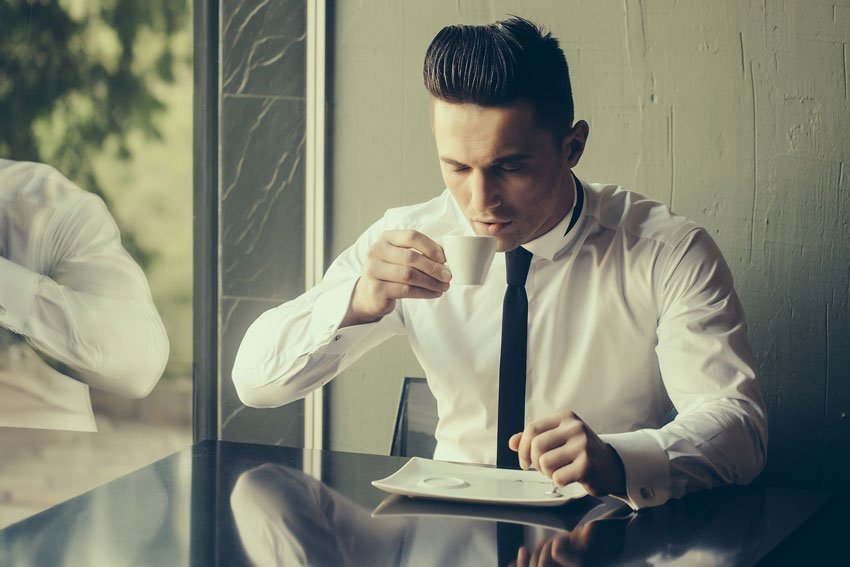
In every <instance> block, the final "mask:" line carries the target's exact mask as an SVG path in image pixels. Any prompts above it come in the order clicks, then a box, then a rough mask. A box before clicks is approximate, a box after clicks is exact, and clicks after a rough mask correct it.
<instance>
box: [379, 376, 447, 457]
mask: <svg viewBox="0 0 850 567" xmlns="http://www.w3.org/2000/svg"><path fill="white" fill-rule="evenodd" d="M436 429H437V400H436V399H434V396H433V394H431V390H430V388H428V382H427V381H426V380H425V378H411V377H405V379H404V383H403V384H402V386H401V396H400V397H399V402H398V411H397V412H396V420H395V429H394V431H393V441H392V445H391V447H390V455H393V456H397V457H425V458H427V459H430V458H432V457H433V456H434V448H435V447H436V446H437V439H436V438H435V437H434V432H435V431H436Z"/></svg>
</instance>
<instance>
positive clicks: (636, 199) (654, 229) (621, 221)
mask: <svg viewBox="0 0 850 567" xmlns="http://www.w3.org/2000/svg"><path fill="white" fill-rule="evenodd" d="M586 189H587V201H588V204H587V209H586V214H588V215H589V216H592V217H593V218H594V219H595V220H596V221H597V222H598V223H599V225H600V226H602V227H603V228H605V229H608V230H614V231H621V232H622V233H623V234H624V235H629V236H630V237H632V238H637V239H647V240H652V241H656V242H660V243H662V244H666V245H675V244H676V243H678V242H679V241H680V240H681V238H682V237H683V236H684V235H685V234H688V233H689V232H692V231H694V230H697V229H699V228H700V227H699V225H698V224H696V223H695V222H693V221H691V220H690V219H688V218H686V217H683V216H681V215H678V214H676V213H674V212H673V211H672V210H671V209H670V207H669V206H668V205H667V204H666V203H662V202H661V201H656V200H654V199H650V198H648V197H646V196H644V195H642V194H640V193H637V192H635V191H631V190H628V189H625V188H623V187H621V186H619V185H608V184H600V183H588V184H586Z"/></svg>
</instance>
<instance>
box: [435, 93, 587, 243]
mask: <svg viewBox="0 0 850 567" xmlns="http://www.w3.org/2000/svg"><path fill="white" fill-rule="evenodd" d="M580 124H581V125H583V126H582V127H581V128H579V125H577V126H576V128H574V129H573V131H571V132H570V133H569V134H568V135H567V136H566V139H565V140H564V143H563V144H561V146H560V147H558V146H556V145H555V142H554V140H553V135H552V133H551V131H549V130H545V129H542V128H540V127H539V126H538V125H537V123H536V121H535V116H534V109H533V107H532V106H531V105H530V104H528V103H526V102H519V103H516V104H513V105H510V106H504V107H482V106H478V105H475V104H451V103H447V102H443V101H440V100H434V101H433V108H432V118H431V127H432V129H433V131H434V138H435V139H436V142H437V154H438V155H439V158H440V167H441V168H442V171H443V180H444V181H445V183H446V187H448V189H449V191H450V192H451V194H452V196H453V197H454V198H455V201H457V203H458V205H459V206H460V208H461V210H462V211H463V212H464V214H465V215H466V218H467V219H468V220H469V222H470V224H471V225H472V228H473V230H474V231H475V233H476V234H478V235H481V236H495V237H496V238H497V239H498V243H497V250H499V251H503V252H504V251H508V250H513V249H514V248H516V247H517V246H520V245H522V244H525V243H526V242H529V241H531V240H534V239H535V238H537V237H538V236H541V235H543V234H545V233H546V232H548V231H549V230H550V229H552V228H553V227H554V226H555V225H556V224H558V222H559V221H560V220H561V219H562V218H564V215H566V213H567V211H568V210H569V208H570V206H572V198H573V193H572V191H571V189H570V188H571V187H572V183H573V181H572V177H571V176H570V173H569V171H570V168H571V167H573V166H574V165H575V164H576V163H577V162H578V158H579V157H580V155H581V150H583V148H584V138H585V137H586V134H587V130H586V128H587V125H586V123H584V122H581V123H580ZM577 129H578V130H580V131H578V132H577ZM577 134H578V135H577ZM582 135H583V136H582ZM577 137H579V138H581V139H580V140H579V142H580V143H578V144H577V143H576V141H575V138H577Z"/></svg>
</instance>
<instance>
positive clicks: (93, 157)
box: [0, 0, 192, 526]
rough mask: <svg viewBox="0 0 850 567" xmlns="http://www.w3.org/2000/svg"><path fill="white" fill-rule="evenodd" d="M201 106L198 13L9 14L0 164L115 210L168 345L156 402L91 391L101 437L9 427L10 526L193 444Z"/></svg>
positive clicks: (31, 6)
mask: <svg viewBox="0 0 850 567" xmlns="http://www.w3.org/2000/svg"><path fill="white" fill-rule="evenodd" d="M191 105H192V38H191V14H190V3H189V2H188V1H185V2H180V1H177V2H174V1H170V0H153V1H141V0H99V1H91V0H66V1H24V0H11V1H7V2H3V3H0V158H7V159H10V160H15V161H34V162H42V163H46V164H49V165H50V166H53V167H54V168H56V169H57V170H58V171H60V172H62V174H64V175H65V176H67V177H68V178H69V179H70V180H71V181H72V182H73V183H74V184H76V185H77V186H79V187H81V188H82V189H85V190H86V191H90V192H92V193H94V194H96V195H98V196H99V197H100V198H101V199H102V200H103V201H104V202H105V203H106V205H107V207H108V210H109V213H110V214H111V216H112V217H113V218H114V219H115V220H116V221H117V223H118V225H119V227H120V232H121V239H122V244H123V247H124V248H125V249H126V250H127V251H128V252H129V253H130V255H131V256H132V258H133V260H134V261H135V263H137V264H138V265H139V266H141V267H142V268H143V270H144V272H145V275H146V277H147V281H148V283H149V284H150V288H151V292H152V295H153V300H154V303H155V305H156V308H157V311H158V312H159V314H160V316H161V318H162V321H163V323H164V325H165V328H166V330H167V334H168V338H169V342H170V356H169V358H168V361H167V365H166V368H165V371H164V373H163V376H162V378H161V379H160V380H159V382H158V384H157V386H156V388H155V389H154V390H153V392H152V393H151V394H150V395H149V396H148V397H146V398H145V399H143V400H133V399H130V398H128V397H125V396H120V395H116V394H115V393H111V392H109V391H107V390H103V389H94V388H92V390H91V396H92V403H93V406H94V410H95V416H96V422H97V428H98V433H96V434H91V433H77V432H71V431H50V430H43V429H11V428H3V427H0V453H2V454H3V456H4V458H3V460H2V461H0V526H3V525H6V524H8V523H11V522H13V521H16V520H18V519H20V518H23V517H26V516H28V515H30V514H32V513H35V512H37V511H39V510H41V509H43V508H46V507H49V506H51V505H53V504H55V503H57V502H59V501H62V500H65V499H67V498H69V497H71V496H73V495H76V494H78V493H80V492H82V491H84V490H87V489H89V488H92V487H94V486H96V485H98V484H100V483H102V482H104V481H106V480H109V479H111V478H114V477H116V476H119V475H121V474H124V473H126V472H129V471H131V470H134V469H136V468H138V467H140V466H142V465H144V464H147V463H149V462H151V461H153V460H156V459H157V458H159V457H161V456H164V455H166V454H169V453H171V452H173V451H174V450H176V449H177V448H179V447H182V446H185V445H188V444H189V443H190V442H191V425H190V423H191V415H190V413H191V368H192V356H191V352H192V336H191V321H192V317H191V308H192V287H191V286H192V273H191V267H192V261H191V260H192V258H191V254H192V242H191V229H192V161H191V160H192V138H191V137H192V112H191V110H192V109H191ZM1 238H3V234H0V239H1ZM3 254H4V247H3V246H2V242H0V255H3ZM4 257H5V256H4ZM46 275H49V274H46ZM5 334H6V335H11V334H10V333H9V332H8V330H7V332H6V333H5ZM5 342H6V343H10V344H11V343H14V344H15V349H17V350H20V349H21V348H24V346H26V347H27V348H29V347H31V346H32V345H31V344H30V345H28V346H27V345H23V346H22V343H21V341H17V340H14V339H13V338H10V337H7V340H6V341H5ZM17 350H16V351H17ZM41 354H42V353H40V355H39V358H41V359H49V357H44V356H41ZM34 360H35V358H34ZM46 362H48V363H49V365H50V366H51V367H53V368H54V369H58V370H60V371H61V370H62V368H61V364H57V363H56V361H51V360H47V361H46ZM78 429H82V428H78Z"/></svg>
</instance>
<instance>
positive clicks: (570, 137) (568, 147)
mask: <svg viewBox="0 0 850 567" xmlns="http://www.w3.org/2000/svg"><path fill="white" fill-rule="evenodd" d="M588 136H590V126H589V125H588V123H587V122H585V121H584V120H579V121H578V122H576V123H575V125H574V126H573V127H572V129H571V130H570V132H569V133H568V134H567V135H566V136H564V141H563V146H562V148H561V151H562V152H563V155H564V157H565V159H566V160H567V167H568V168H570V169H572V168H574V167H575V166H577V165H578V162H579V160H580V159H581V155H582V154H583V153H584V147H585V145H586V144H587V138H588Z"/></svg>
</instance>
